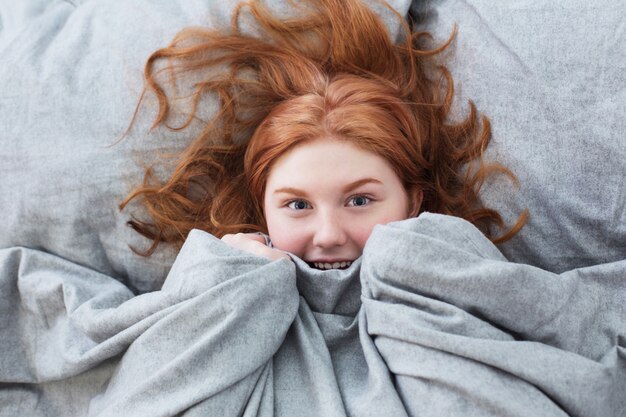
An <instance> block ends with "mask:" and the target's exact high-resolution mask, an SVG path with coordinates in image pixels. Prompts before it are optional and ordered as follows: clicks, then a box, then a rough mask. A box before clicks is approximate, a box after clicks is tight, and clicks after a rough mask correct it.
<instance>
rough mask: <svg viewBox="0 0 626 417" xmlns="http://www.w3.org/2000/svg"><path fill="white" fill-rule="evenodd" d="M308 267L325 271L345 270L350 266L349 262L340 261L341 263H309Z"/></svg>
mask: <svg viewBox="0 0 626 417" xmlns="http://www.w3.org/2000/svg"><path fill="white" fill-rule="evenodd" d="M309 265H310V266H312V267H313V268H315V269H321V270H322V271H326V270H329V269H346V268H348V267H349V266H350V265H352V262H351V261H342V262H309Z"/></svg>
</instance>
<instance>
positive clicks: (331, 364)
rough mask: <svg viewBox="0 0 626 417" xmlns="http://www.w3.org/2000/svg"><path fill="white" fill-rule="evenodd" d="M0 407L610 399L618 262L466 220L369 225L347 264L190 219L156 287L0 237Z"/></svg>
mask: <svg viewBox="0 0 626 417" xmlns="http://www.w3.org/2000/svg"><path fill="white" fill-rule="evenodd" d="M0 267H1V269H0V277H1V279H0V289H1V291H0V294H2V299H1V300H0V308H1V309H2V315H1V316H0V317H2V323H1V327H2V329H3V337H2V339H1V340H0V352H1V353H0V365H1V366H0V381H1V383H2V385H1V390H0V415H1V416H16V415H28V416H33V417H36V416H68V417H69V416H85V415H90V416H120V415H124V416H151V417H152V416H177V415H185V416H196V415H198V416H200V415H219V416H225V417H227V416H241V415H243V416H422V415H427V416H444V415H445V416H528V415H537V416H565V415H570V416H594V417H603V416H606V417H609V416H619V415H624V413H625V412H626V388H625V387H626V338H625V335H626V322H625V320H624V317H625V316H626V296H625V294H626V279H625V277H626V261H622V262H615V263H611V264H605V265H598V266H594V267H590V268H584V269H579V270H573V271H569V272H566V273H563V274H561V275H557V274H554V273H550V272H546V271H543V270H540V269H538V268H535V267H531V266H526V265H519V264H513V263H509V262H507V261H506V260H505V259H504V257H503V256H502V255H501V254H500V252H499V251H498V250H497V249H496V248H495V247H494V246H493V245H492V244H491V243H490V242H489V241H488V240H487V239H486V238H484V236H483V235H482V234H481V233H480V232H479V231H478V230H477V229H476V228H474V227H473V226H472V225H470V224H469V223H467V222H465V221H463V220H460V219H458V218H454V217H447V216H442V215H432V214H423V215H421V216H420V217H419V218H417V219H411V220H406V221H403V222H397V223H392V224H390V225H387V226H377V227H376V229H375V230H374V233H373V235H372V237H371V238H370V240H369V241H368V243H367V246H366V248H365V251H364V254H363V256H362V257H361V258H360V259H359V260H357V261H356V262H355V263H354V264H353V265H352V266H351V267H350V268H349V269H347V270H345V271H339V270H334V271H319V270H315V269H311V268H310V267H308V265H307V264H306V263H304V262H302V261H300V260H299V259H297V258H294V262H290V261H288V260H285V259H283V260H280V261H275V262H270V261H268V260H264V259H261V258H257V257H254V256H252V255H248V254H245V253H243V252H240V251H239V250H236V249H233V248H230V247H228V246H226V245H225V244H223V242H221V241H220V240H218V239H216V238H214V237H213V236H211V235H209V234H206V233H204V232H201V231H194V232H192V233H191V234H190V236H189V238H188V239H187V242H186V243H185V246H184V247H183V249H182V251H181V252H180V254H179V255H178V257H177V259H176V262H175V264H174V266H173V268H172V269H171V271H170V273H169V275H168V277H167V279H166V281H165V283H164V285H163V288H162V289H161V290H159V291H155V292H152V293H149V294H143V295H139V296H133V294H132V293H131V292H130V291H129V290H128V289H127V288H126V287H124V286H123V285H122V284H121V283H119V282H118V281H116V280H115V279H113V278H111V277H107V276H105V275H102V274H99V273H97V272H94V271H92V270H90V269H87V268H84V267H81V266H77V265H75V264H73V263H71V262H68V261H66V260H63V259H61V258H59V257H55V256H53V255H50V254H46V253H43V252H40V251H36V250H32V249H23V248H15V249H4V250H1V251H0Z"/></svg>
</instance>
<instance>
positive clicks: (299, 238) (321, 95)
mask: <svg viewBox="0 0 626 417" xmlns="http://www.w3.org/2000/svg"><path fill="white" fill-rule="evenodd" d="M293 7H298V9H297V11H296V12H295V13H294V15H295V16H297V17H283V18H278V17H275V16H273V15H272V13H271V12H270V11H269V10H267V9H266V8H265V7H264V6H263V5H262V4H261V3H260V2H257V1H253V2H250V4H247V5H242V6H240V7H239V8H238V9H237V11H236V13H235V14H234V16H233V19H232V24H231V27H230V29H228V30H226V29H222V30H204V29H188V30H185V31H183V32H182V33H180V34H179V35H178V36H177V37H176V39H175V40H174V42H173V43H172V44H171V45H170V46H169V47H167V48H164V49H161V50H158V51H156V52H155V53H153V54H152V56H151V57H150V59H149V60H148V63H147V65H146V69H145V74H146V80H147V87H148V90H149V91H151V92H153V93H155V94H156V96H157V98H158V101H159V110H160V111H159V115H158V118H157V119H156V121H155V125H159V124H162V125H167V126H169V122H170V117H171V114H172V113H173V110H172V109H173V106H176V103H177V100H178V99H179V98H180V97H176V95H175V94H174V93H173V92H172V90H177V91H180V90H185V89H191V93H190V95H189V97H191V101H192V104H191V110H190V112H189V116H188V118H187V121H186V122H185V123H183V125H182V126H179V127H176V129H183V128H189V127H191V126H192V125H193V124H194V123H195V122H196V121H197V120H198V119H199V118H200V115H201V114H202V113H203V104H204V102H203V100H206V99H207V98H211V99H215V98H217V99H218V100H219V106H220V107H219V109H220V110H219V111H218V112H217V113H216V114H215V116H214V117H213V118H212V119H211V120H210V121H209V122H207V123H206V125H204V126H203V128H202V130H201V131H200V133H199V134H198V135H197V136H196V138H195V140H194V141H193V142H192V143H191V145H190V146H189V147H188V149H187V150H186V151H185V152H184V153H183V154H182V155H180V158H179V160H178V163H177V166H176V168H175V169H174V171H173V173H172V175H171V177H170V178H169V179H168V180H167V181H166V182H165V183H163V184H161V183H159V182H158V181H157V180H156V179H155V178H154V176H153V175H152V173H151V171H150V170H149V171H148V172H147V173H146V177H145V180H144V183H143V184H142V185H141V186H140V187H138V188H137V189H136V190H135V191H134V192H133V193H132V194H131V195H130V196H129V197H128V198H127V200H126V201H125V202H124V203H123V204H122V206H121V207H122V208H123V207H124V206H125V205H126V204H127V203H128V202H129V201H130V200H133V199H136V198H138V199H140V201H141V203H142V204H143V206H144V207H145V208H146V209H147V212H148V213H149V215H150V218H151V220H150V221H140V220H138V219H133V220H132V221H130V222H129V224H130V225H131V226H132V227H133V228H134V229H135V230H137V231H138V232H139V233H141V234H142V235H144V236H146V237H148V238H149V239H151V240H152V241H153V244H152V246H151V247H150V249H149V250H148V251H147V252H146V254H150V253H152V251H153V250H154V249H155V248H156V246H157V245H158V244H159V243H161V242H168V243H175V244H182V242H183V241H184V240H185V238H186V236H187V234H188V233H189V231H190V230H191V229H193V228H198V229H203V230H206V231H208V232H210V233H212V234H214V235H216V236H218V237H222V238H223V240H224V241H225V242H226V243H228V244H230V245H232V246H236V247H238V248H240V249H243V250H246V251H249V252H252V253H255V254H258V255H261V256H265V257H268V258H270V259H277V258H280V257H285V256H287V255H286V254H285V252H289V253H291V254H293V255H295V256H298V257H300V258H302V259H304V260H305V261H307V262H309V264H310V265H311V266H312V267H316V268H321V269H329V268H345V267H347V266H348V265H349V264H350V263H351V262H352V261H353V260H354V259H356V258H358V257H359V256H360V254H361V252H362V250H363V247H364V245H365V242H366V241H367V238H368V237H369V235H370V233H371V231H372V229H373V227H374V226H375V225H376V224H382V223H386V222H390V221H394V220H402V219H406V218H408V217H412V216H416V215H418V214H419V213H420V212H422V211H430V212H436V213H443V214H450V215H454V216H459V217H462V218H464V219H467V220H469V221H470V222H472V223H474V224H476V225H478V226H480V227H481V228H482V230H484V232H485V233H487V234H488V235H489V236H493V234H492V233H493V232H492V226H499V227H502V226H503V222H502V219H501V217H500V215H499V214H498V213H497V212H496V211H494V210H492V209H489V208H485V207H482V206H481V205H480V202H479V199H478V193H479V189H480V186H481V184H482V183H483V181H484V179H485V178H486V177H487V176H488V175H491V174H493V173H495V172H503V173H506V174H509V173H508V171H507V170H506V169H505V168H503V167H501V166H499V165H495V164H491V165H489V164H486V163H485V162H484V160H483V152H484V150H485V148H486V147H487V145H488V143H489V140H490V127H489V122H488V120H487V119H486V118H485V117H479V116H478V115H477V112H476V109H475V107H474V105H473V103H471V102H470V103H469V115H468V116H467V118H466V119H465V120H463V121H461V122H460V123H452V122H450V121H449V113H450V107H451V102H452V96H453V82H452V79H451V77H450V74H449V73H448V71H447V70H446V69H445V67H444V66H442V65H441V63H440V62H438V54H439V53H440V52H441V51H443V50H444V49H445V48H446V47H447V46H448V44H449V43H450V42H451V41H452V37H451V38H450V40H449V41H448V42H447V43H446V44H445V45H443V46H441V47H439V48H436V49H428V48H427V46H426V45H425V44H426V42H425V41H426V40H427V39H428V35H427V34H426V33H419V32H416V33H413V32H411V29H410V27H409V25H408V24H407V23H406V22H404V21H403V20H402V19H401V18H400V17H398V18H397V23H398V25H399V27H400V28H401V36H400V38H401V39H402V41H401V42H399V43H395V42H394V41H393V39H392V37H391V35H390V33H389V31H388V29H387V27H386V26H385V24H384V23H383V22H382V21H381V20H380V18H379V17H378V15H377V14H376V13H374V12H373V11H372V10H371V9H370V8H368V7H367V6H366V5H365V4H363V2H361V1H359V0H309V1H305V2H301V3H298V6H296V5H295V4H294V5H293ZM249 16H252V17H253V18H254V22H255V26H254V32H255V33H257V35H256V36H253V35H249V34H246V33H244V31H243V30H241V29H240V28H239V24H240V22H241V21H243V20H244V17H249ZM259 34H260V36H259ZM164 75H167V78H165V79H164V78H163V76H164ZM166 80H167V81H166ZM181 86H182V87H181ZM209 103H210V102H209ZM509 175H510V174H509ZM523 222H524V216H522V217H520V220H519V221H518V222H517V224H516V225H515V226H514V227H513V228H511V229H510V230H508V232H506V233H505V234H503V235H501V236H499V237H498V238H495V239H494V240H495V241H503V240H506V239H508V238H510V237H511V236H512V235H513V234H514V233H516V232H517V231H518V230H519V229H520V228H521V226H522V225H523ZM258 232H261V233H267V234H269V237H270V239H271V242H272V244H273V247H269V246H268V245H266V243H267V242H266V239H265V238H264V236H262V235H261V234H259V233H258Z"/></svg>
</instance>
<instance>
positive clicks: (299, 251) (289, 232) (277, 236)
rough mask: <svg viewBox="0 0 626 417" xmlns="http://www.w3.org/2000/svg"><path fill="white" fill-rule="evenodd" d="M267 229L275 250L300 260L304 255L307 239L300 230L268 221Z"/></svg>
mask: <svg viewBox="0 0 626 417" xmlns="http://www.w3.org/2000/svg"><path fill="white" fill-rule="evenodd" d="M267 227H268V232H269V235H270V239H271V240H272V245H274V247H275V248H278V249H280V250H284V251H287V252H291V253H293V254H294V255H296V256H298V257H300V258H301V257H302V256H303V255H304V252H305V250H306V242H307V237H306V234H305V233H304V232H303V231H302V230H300V229H299V228H298V227H294V225H293V224H288V223H287V222H269V221H268V224H267Z"/></svg>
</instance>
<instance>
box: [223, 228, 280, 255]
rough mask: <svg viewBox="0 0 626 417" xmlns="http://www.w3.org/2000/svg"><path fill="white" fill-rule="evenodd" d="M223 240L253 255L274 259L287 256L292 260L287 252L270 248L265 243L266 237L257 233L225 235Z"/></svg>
mask: <svg viewBox="0 0 626 417" xmlns="http://www.w3.org/2000/svg"><path fill="white" fill-rule="evenodd" d="M222 241H223V242H224V243H226V244H227V245H229V246H232V247H233V248H237V249H240V250H242V251H244V252H248V253H251V254H253V255H257V256H261V257H264V258H267V259H270V260H272V261H275V260H278V259H281V258H286V259H289V260H291V258H290V257H289V255H287V254H286V253H285V252H283V251H281V250H278V249H274V248H270V247H269V246H267V245H266V244H265V238H264V237H263V236H261V235H259V234H257V233H237V234H229V235H224V237H222Z"/></svg>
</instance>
